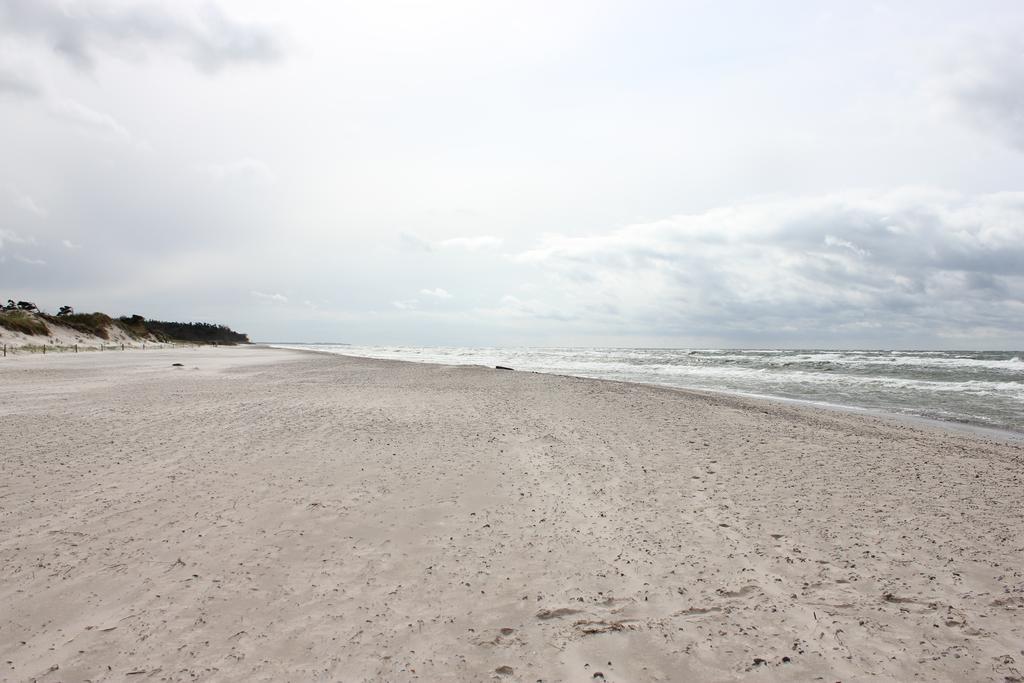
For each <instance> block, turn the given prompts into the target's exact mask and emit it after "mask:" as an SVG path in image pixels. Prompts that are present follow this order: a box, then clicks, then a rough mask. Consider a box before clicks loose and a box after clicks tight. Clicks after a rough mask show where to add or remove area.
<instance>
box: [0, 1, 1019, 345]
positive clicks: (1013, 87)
mask: <svg viewBox="0 0 1024 683" xmlns="http://www.w3.org/2000/svg"><path fill="white" fill-rule="evenodd" d="M0 298H2V299H4V300H6V299H8V298H13V299H15V300H19V299H25V300H30V301H34V302H36V303H37V304H39V305H40V306H42V307H44V308H48V309H50V310H51V311H54V310H56V309H57V308H58V307H60V306H62V305H71V306H73V307H75V309H76V310H79V311H92V310H100V311H105V312H108V313H111V314H114V315H119V314H135V313H138V314H142V315H145V316H146V317H151V318H157V319H169V320H202V321H211V322H219V323H224V324H227V325H230V326H231V327H232V328H234V329H237V330H241V331H243V332H247V333H248V334H249V335H250V337H251V338H253V339H254V340H260V341H323V342H349V343H355V344H404V345H456V346H461V345H487V346H512V345H515V346H520V345H528V346H568V345H577V346H673V347H722V346H732V347H789V348H793V347H796V348H807V347H829V348H865V347H870V348H953V349H1022V348H1024V5H1022V4H1021V3H1020V2H1019V0H1010V1H1007V2H996V1H986V0H979V1H978V2H972V3H965V2H961V1H959V0H958V1H955V2H943V1H941V0H938V1H935V0H933V1H929V2H914V1H913V0H902V1H900V2H865V1H859V2H824V1H823V2H815V3H808V2H786V1H785V0H780V1H779V2H772V3H764V2H754V1H751V2H739V1H736V2H731V1H715V2H712V1H708V2H705V1H698V0H693V1H685V0H679V1H676V2H649V1H644V0H629V1H625V2H619V1H612V0H608V1H604V0H587V1H581V2H577V1H575V0H566V1H564V2H563V1H551V0H547V1H545V2H532V1H531V0H516V1H515V2H503V1H495V2H477V1H474V2H469V1H459V0H434V1H431V2H427V1H422V2H412V1H407V2H396V1H391V0H375V1H374V2H359V3H356V2H346V1H339V2H332V3H323V2H312V1H306V0H293V1H290V2H287V3H281V2H271V1H270V0H205V1H201V2H192V1H191V0H176V1H175V2H173V3H171V2H150V1H142V0H88V1H84V0H0Z"/></svg>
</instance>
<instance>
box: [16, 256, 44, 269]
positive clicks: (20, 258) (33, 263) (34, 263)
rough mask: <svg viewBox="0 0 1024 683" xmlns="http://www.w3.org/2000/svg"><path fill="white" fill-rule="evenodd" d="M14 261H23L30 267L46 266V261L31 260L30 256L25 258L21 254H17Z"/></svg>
mask: <svg viewBox="0 0 1024 683" xmlns="http://www.w3.org/2000/svg"><path fill="white" fill-rule="evenodd" d="M14 260H15V261H21V262H22V263H24V264H27V265H30V266H45V265H46V261H44V260H42V259H37V258H29V257H28V256H23V255H21V254H15V255H14Z"/></svg>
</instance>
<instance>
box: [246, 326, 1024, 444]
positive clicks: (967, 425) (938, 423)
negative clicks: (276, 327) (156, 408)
mask: <svg viewBox="0 0 1024 683" xmlns="http://www.w3.org/2000/svg"><path fill="white" fill-rule="evenodd" d="M252 345H253V346H259V347H260V348H267V349H278V350H281V351H298V352H303V353H315V354H322V355H327V356H343V357H346V358H359V359H366V360H379V361H394V362H397V363H417V364H421V365H436V366H441V367H480V368H485V369H493V368H492V367H490V366H487V365H480V364H457V363H450V364H449V363H437V362H434V361H418V360H407V359H401V358H376V357H374V356H357V355H353V354H347V353H338V352H335V351H326V350H320V349H307V348H294V347H289V346H282V345H276V344H268V343H263V342H255V343H253V344H252ZM312 345H313V344H310V346H312ZM513 369H514V370H515V371H516V372H529V373H534V374H539V375H550V376H552V377H569V378H573V379H585V380H593V381H595V382H617V383H620V384H635V385H637V386H643V387H653V388H656V389H667V390H669V391H679V392H683V393H693V394H708V395H721V396H731V397H738V398H745V399H750V400H754V401H770V402H780V403H783V404H789V405H795V406H800V407H803V408H807V409H817V410H825V411H836V412H840V413H848V414H852V415H864V416H870V417H876V418H880V419H885V420H892V421H894V422H899V423H907V424H911V425H918V426H925V427H931V428H937V429H942V430H948V431H952V432H955V433H968V434H972V435H975V436H981V437H987V438H990V439H993V440H997V441H1006V442H1010V443H1024V431H1015V430H1013V429H1007V428H1003V427H990V426H988V425H983V424H976V423H973V422H963V421H958V420H942V419H939V418H934V417H927V416H924V415H915V414H913V413H897V412H890V411H886V410H883V409H881V408H866V407H863V406H854V405H844V404H841V403H828V402H825V401H814V400H811V399H800V398H790V397H788V396H772V395H770V394H756V393H750V392H742V391H730V390H728V389H705V388H703V387H682V386H678V387H677V386H672V385H668V384H655V383H653V382H642V381H635V380H622V379H611V378H606V377H588V376H585V375H570V374H565V373H557V372H543V371H540V370H517V369H515V368H513Z"/></svg>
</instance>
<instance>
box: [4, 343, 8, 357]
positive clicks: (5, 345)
mask: <svg viewBox="0 0 1024 683" xmlns="http://www.w3.org/2000/svg"><path fill="white" fill-rule="evenodd" d="M4 358H7V344H4Z"/></svg>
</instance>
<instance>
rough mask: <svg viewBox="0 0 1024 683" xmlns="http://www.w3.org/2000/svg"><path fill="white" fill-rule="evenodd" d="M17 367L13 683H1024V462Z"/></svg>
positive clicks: (952, 441)
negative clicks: (325, 682) (130, 682)
mask: <svg viewBox="0 0 1024 683" xmlns="http://www.w3.org/2000/svg"><path fill="white" fill-rule="evenodd" d="M6 361H7V362H3V363H0V577H2V578H0V680H10V681H23V680H40V681H85V680H89V681H104V680H110V681H121V680H133V681H149V680H153V681H179V680H292V681H305V680H332V681H334V680H338V681H361V680H375V681H413V680H419V681H477V680H507V681H529V682H534V681H545V682H547V681H691V680H692V681H729V680H758V681H782V680H822V681H858V680H867V679H871V680H902V681H905V680H929V681H931V680H950V681H964V680H971V681H1003V682H1007V681H1021V680H1024V447H1022V445H1021V443H1020V442H1019V441H1017V442H1013V441H1003V440H1000V439H998V438H995V437H988V436H983V435H972V434H969V433H965V432H957V431H952V430H944V429H939V428H933V427H929V426H927V425H914V424H908V423H905V422H898V421H895V420H890V419H883V418H877V417H871V416H867V415H858V414H852V413H850V414H848V413H842V412H835V411H823V410H816V409H811V408H806V407H801V406H796V405H791V404H783V403H777V402H768V401H759V400H753V399H745V398H738V397H731V396H726V395H712V394H702V393H696V392H685V391H676V390H669V389H659V388H654V387H647V386H641V385H633V384H623V383H614V382H603V381H596V380H583V379H574V378H569V377H558V376H548V375H540V374H533V373H524V372H507V371H498V370H494V369H489V368H482V367H454V366H438V365H425V364H412V363H402V362H396V361H380V360H367V359H355V358H345V357H341V356H327V355H318V354H312V353H299V352H291V351H283V350H274V349H265V348H242V347H239V348H216V349H176V350H147V351H126V352H123V353H122V352H117V353H82V354H77V355H76V354H65V355H57V354H49V355H47V356H31V357H30V356H27V355H26V356H21V357H18V358H9V359H6ZM173 363H181V364H182V366H181V367H174V366H172V364H173Z"/></svg>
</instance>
